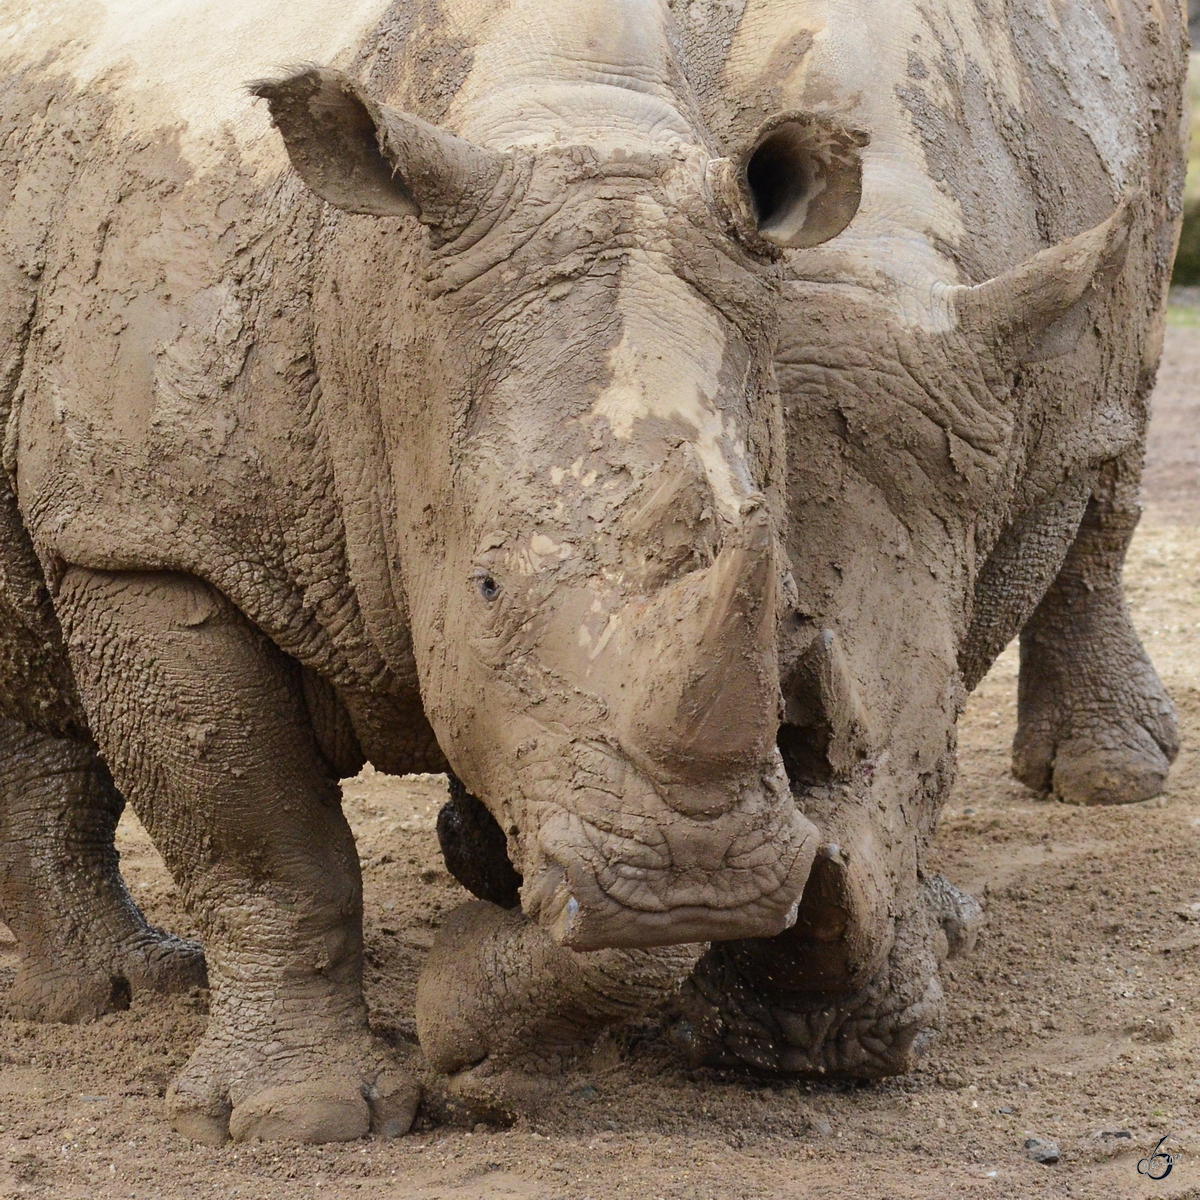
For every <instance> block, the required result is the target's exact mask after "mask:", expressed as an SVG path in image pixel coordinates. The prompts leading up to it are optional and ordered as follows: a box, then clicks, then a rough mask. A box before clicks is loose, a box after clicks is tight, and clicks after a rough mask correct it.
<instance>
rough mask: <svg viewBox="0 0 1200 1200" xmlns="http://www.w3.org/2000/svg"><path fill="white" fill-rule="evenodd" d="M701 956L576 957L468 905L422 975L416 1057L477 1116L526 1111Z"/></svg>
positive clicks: (540, 934) (532, 928)
mask: <svg viewBox="0 0 1200 1200" xmlns="http://www.w3.org/2000/svg"><path fill="white" fill-rule="evenodd" d="M705 948H706V947H705V945H704V944H703V943H701V944H698V945H682V946H664V947H656V948H654V949H649V950H593V951H588V952H584V953H577V952H575V951H572V950H568V949H567V948H566V947H564V946H560V945H558V944H557V943H556V942H555V941H554V939H553V938H552V937H550V935H549V934H548V933H547V932H546V930H545V929H544V928H542V926H540V925H538V924H536V923H535V922H533V921H529V920H527V919H526V918H524V917H523V916H522V915H521V914H520V913H519V912H516V911H513V910H505V909H503V908H500V907H498V906H497V905H495V904H488V903H486V902H484V901H480V900H476V901H472V902H471V903H469V904H464V905H462V906H461V907H460V908H459V909H457V910H456V911H455V912H454V913H452V914H451V915H450V917H449V918H448V919H447V921H446V922H445V924H444V925H443V927H442V930H441V932H440V934H439V936H438V940H437V944H436V945H435V946H434V948H433V951H432V953H431V954H430V956H429V959H428V961H427V962H426V964H425V967H424V969H423V970H422V972H421V980H420V983H419V985H418V988H417V1028H418V1030H419V1032H420V1036H421V1049H422V1050H423V1051H424V1054H425V1057H426V1059H427V1060H428V1061H429V1063H430V1065H431V1066H433V1067H434V1069H435V1070H438V1071H443V1072H445V1073H447V1074H449V1075H451V1076H452V1078H451V1080H450V1085H449V1092H450V1096H451V1098H452V1101H453V1102H454V1103H457V1104H462V1105H464V1106H465V1107H466V1108H467V1110H468V1111H469V1112H471V1113H473V1114H474V1115H477V1116H484V1117H492V1118H506V1117H510V1116H512V1115H513V1114H514V1113H516V1112H518V1111H528V1110H530V1109H533V1108H536V1107H538V1106H539V1105H540V1104H541V1103H544V1101H545V1100H546V1099H547V1098H548V1096H549V1095H551V1094H552V1092H553V1088H554V1080H555V1078H556V1077H561V1075H562V1074H563V1073H564V1071H565V1070H566V1069H567V1068H569V1067H570V1065H571V1064H572V1062H573V1061H574V1060H576V1059H577V1057H578V1055H579V1053H580V1051H581V1050H584V1049H586V1048H587V1047H589V1046H591V1045H592V1043H593V1042H594V1041H595V1039H596V1037H597V1035H598V1034H599V1033H600V1032H601V1031H602V1030H604V1029H605V1028H607V1027H610V1026H613V1025H616V1024H619V1023H620V1022H622V1021H628V1020H630V1019H632V1018H634V1017H639V1016H641V1015H642V1014H644V1013H645V1012H647V1011H648V1010H650V1009H652V1008H654V1007H655V1006H657V1005H659V1004H661V1003H662V1002H663V1001H664V1000H665V999H667V998H668V997H669V996H670V995H671V994H672V993H673V992H675V991H676V990H677V989H678V987H679V985H680V984H681V983H683V981H684V980H685V979H686V978H687V977H688V975H689V974H690V972H691V970H692V968H693V967H694V966H695V965H696V961H697V959H698V958H699V957H700V955H701V954H702V953H703V952H704V950H705Z"/></svg>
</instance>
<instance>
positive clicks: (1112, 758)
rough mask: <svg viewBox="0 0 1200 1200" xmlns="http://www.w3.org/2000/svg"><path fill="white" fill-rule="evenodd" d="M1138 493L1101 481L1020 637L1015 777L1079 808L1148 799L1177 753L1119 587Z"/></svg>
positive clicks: (1160, 691)
mask: <svg viewBox="0 0 1200 1200" xmlns="http://www.w3.org/2000/svg"><path fill="white" fill-rule="evenodd" d="M1133 478H1134V479H1136V475H1135V476H1134V477H1133ZM1128 486H1129V484H1128V480H1126V481H1125V483H1123V484H1122V483H1121V477H1120V475H1119V474H1118V475H1112V476H1109V477H1106V478H1105V479H1102V481H1101V484H1100V486H1099V487H1098V488H1097V491H1096V493H1095V496H1094V498H1093V500H1092V502H1091V503H1090V504H1089V506H1088V509H1087V512H1086V513H1085V514H1084V518H1083V522H1082V524H1081V525H1080V528H1079V533H1078V534H1077V535H1076V538H1075V542H1074V544H1073V545H1072V547H1071V549H1070V551H1069V552H1068V554H1067V559H1066V561H1065V563H1064V564H1063V567H1062V569H1061V571H1060V572H1059V575H1058V578H1057V580H1056V581H1055V583H1054V585H1053V586H1052V587H1051V588H1050V590H1049V591H1048V592H1047V593H1046V595H1045V596H1044V597H1043V598H1042V601H1041V603H1040V604H1039V605H1038V607H1037V609H1036V611H1035V612H1034V614H1033V616H1032V617H1031V618H1030V620H1029V621H1028V622H1027V623H1026V625H1025V628H1024V629H1023V630H1022V632H1021V674H1020V684H1019V688H1018V697H1019V698H1018V708H1017V733H1016V737H1015V738H1014V739H1013V774H1014V775H1015V776H1016V777H1017V778H1018V779H1019V780H1020V781H1021V782H1022V783H1024V784H1025V785H1026V786H1027V787H1030V788H1032V789H1033V790H1034V791H1037V792H1042V793H1051V794H1054V795H1056V796H1058V797H1059V798H1060V799H1062V800H1065V801H1067V802H1068V803H1070V804H1132V803H1135V802H1136V801H1138V800H1149V799H1150V798H1151V797H1152V796H1157V795H1158V794H1159V793H1160V792H1161V791H1162V790H1163V787H1164V786H1165V784H1166V780H1167V771H1168V769H1169V767H1170V765H1171V763H1172V762H1174V760H1175V756H1176V754H1178V753H1179V733H1178V730H1177V728H1176V721H1175V706H1174V704H1172V703H1171V698H1170V696H1168V695H1167V691H1166V689H1165V688H1164V687H1163V685H1162V681H1161V680H1160V679H1159V677H1158V674H1157V672H1156V671H1155V669H1154V664H1153V663H1152V662H1151V661H1150V658H1149V656H1148V655H1147V654H1146V651H1145V649H1144V647H1143V646H1142V643H1141V641H1140V639H1139V638H1138V635H1137V631H1136V630H1135V629H1134V627H1133V623H1132V621H1131V620H1130V616H1129V609H1128V607H1127V606H1126V604H1125V597H1124V590H1123V587H1122V584H1121V564H1122V561H1123V559H1124V557H1125V550H1126V548H1127V547H1128V545H1129V542H1130V539H1131V538H1132V537H1133V531H1134V528H1135V526H1136V525H1137V520H1138V514H1139V511H1140V510H1139V508H1138V505H1137V502H1136V493H1135V494H1134V495H1133V496H1132V497H1131V496H1130V495H1128V494H1127V492H1128ZM1134 486H1135V488H1136V484H1135V485H1134Z"/></svg>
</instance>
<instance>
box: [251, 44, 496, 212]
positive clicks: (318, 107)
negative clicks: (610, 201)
mask: <svg viewBox="0 0 1200 1200" xmlns="http://www.w3.org/2000/svg"><path fill="white" fill-rule="evenodd" d="M249 88H250V92H251V94H252V95H255V96H261V97H262V98H263V99H265V100H266V101H267V104H268V105H269V107H270V110H271V119H272V121H273V122H274V123H275V127H276V129H278V130H279V132H280V133H281V134H282V135H283V140H284V142H285V143H286V144H287V151H288V156H289V157H290V158H291V160H292V166H294V167H295V168H296V171H297V173H298V174H299V175H300V177H301V178H302V179H303V180H304V182H305V183H306V184H308V186H309V187H310V188H311V189H312V190H313V191H314V192H316V194H317V195H318V196H320V197H321V198H322V199H323V200H328V201H329V203H330V204H333V205H335V206H336V207H338V208H343V209H345V210H346V211H347V212H355V213H368V214H370V215H371V216H376V217H399V216H416V217H419V218H420V219H421V220H422V221H424V222H425V223H426V224H428V225H442V224H445V223H446V222H448V221H451V220H456V219H461V218H462V217H463V215H464V213H467V214H469V213H470V212H471V211H472V209H473V208H475V207H477V204H474V205H473V204H472V197H476V198H481V197H483V196H486V195H488V194H489V193H490V192H491V189H492V187H494V185H495V183H496V180H497V178H498V177H499V174H500V172H501V170H502V169H503V165H504V156H503V155H500V154H497V153H495V152H494V151H491V150H486V149H484V148H482V147H480V146H476V145H474V144H473V143H471V142H468V141H465V140H464V139H463V138H460V137H455V136H454V134H452V133H446V132H445V131H444V130H442V129H438V128H437V126H436V125H430V124H429V122H428V121H422V120H421V119H420V117H414V116H411V115H410V114H408V113H405V112H401V111H400V110H398V109H394V108H391V107H389V106H388V105H386V104H379V103H377V102H376V101H374V100H372V99H371V98H370V97H369V96H367V95H365V94H364V93H363V92H362V91H361V89H360V88H359V87H358V85H357V84H355V83H354V82H353V81H352V80H351V79H349V78H347V77H346V76H345V75H343V74H342V73H341V72H340V71H333V70H329V69H327V68H324V67H315V66H310V67H305V68H303V69H302V70H299V71H296V72H294V73H293V74H291V75H288V76H286V77H285V78H283V79H263V80H258V81H256V82H254V83H251V84H250V85H249Z"/></svg>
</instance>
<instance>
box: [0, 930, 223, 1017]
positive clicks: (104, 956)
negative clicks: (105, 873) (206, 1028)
mask: <svg viewBox="0 0 1200 1200" xmlns="http://www.w3.org/2000/svg"><path fill="white" fill-rule="evenodd" d="M207 982H208V976H207V971H206V969H205V963H204V951H203V949H202V948H201V947H200V946H199V945H198V944H197V943H196V942H190V941H187V940H186V939H184V938H179V937H175V936H174V935H173V934H169V933H162V932H161V931H159V930H157V929H154V928H151V927H150V926H144V927H143V928H142V929H141V930H140V931H139V933H138V935H137V936H136V937H135V938H133V939H131V940H129V941H128V942H126V943H125V944H124V945H121V944H113V943H112V942H110V940H109V938H108V936H107V934H105V933H101V934H100V935H98V936H97V938H96V940H94V941H93V940H89V941H88V942H87V943H85V944H75V945H72V946H69V947H54V948H49V949H48V948H47V947H45V946H39V947H37V948H36V950H32V949H31V951H30V952H29V953H28V954H27V955H26V957H25V958H24V959H23V960H22V962H21V966H20V968H19V970H18V972H17V978H16V980H15V981H14V983H13V986H12V989H11V990H10V991H9V994H8V1004H7V1008H8V1012H9V1014H10V1015H11V1016H14V1017H20V1018H23V1019H24V1020H27V1021H62V1022H65V1023H68V1024H75V1023H78V1022H80V1021H91V1020H95V1018H96V1017H100V1016H103V1015H104V1014H105V1013H109V1012H116V1011H119V1010H121V1009H125V1008H128V1007H129V1002H130V999H131V997H132V996H133V994H134V993H135V992H139V991H153V992H164V993H177V992H186V991H188V990H189V989H190V988H193V987H204V986H205V985H206V984H207Z"/></svg>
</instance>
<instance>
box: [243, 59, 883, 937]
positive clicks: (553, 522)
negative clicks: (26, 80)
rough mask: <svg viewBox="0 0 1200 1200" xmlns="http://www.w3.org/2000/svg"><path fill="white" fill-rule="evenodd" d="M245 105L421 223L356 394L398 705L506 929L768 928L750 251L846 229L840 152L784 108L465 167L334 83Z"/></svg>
mask: <svg viewBox="0 0 1200 1200" xmlns="http://www.w3.org/2000/svg"><path fill="white" fill-rule="evenodd" d="M255 90H256V92H257V94H259V95H262V96H265V97H266V98H267V99H268V101H269V102H270V105H271V111H272V116H273V118H274V120H275V123H276V125H277V127H278V128H279V129H280V131H281V132H282V133H283V135H284V138H285V140H286V142H287V144H288V149H289V153H290V156H291V160H292V163H293V165H294V166H295V167H296V169H297V170H298V172H299V173H300V175H301V176H302V177H303V178H304V180H305V181H306V182H307V183H308V184H309V186H310V187H311V188H312V189H313V190H314V191H316V192H317V193H318V194H319V195H320V196H322V197H323V198H325V199H326V200H328V201H330V202H331V203H333V204H334V205H336V206H338V207H340V208H343V209H347V210H350V211H352V212H358V213H366V214H371V215H374V216H378V217H385V218H386V217H396V216H404V215H409V216H416V217H418V218H419V219H420V221H421V222H422V223H423V224H425V225H426V227H427V228H428V230H429V233H428V235H427V236H424V237H421V236H414V233H413V229H412V228H411V227H407V226H406V224H405V225H402V224H400V223H397V222H392V223H390V225H389V236H390V237H391V240H392V248H391V250H390V251H389V262H390V263H394V264H397V265H396V266H394V267H393V268H391V269H393V270H394V271H395V273H396V278H397V285H396V286H397V292H398V293H400V294H402V296H403V302H402V304H401V305H400V307H399V308H397V307H395V306H393V307H391V308H390V309H389V312H390V314H391V316H390V320H391V321H392V322H393V323H392V325H391V327H390V328H389V329H387V330H384V331H383V332H382V333H377V334H376V335H375V336H377V337H378V338H380V339H382V340H387V341H390V342H391V343H392V344H393V346H394V345H396V344H401V345H402V346H403V351H402V354H403V356H404V359H405V361H404V373H405V376H406V382H405V385H404V395H403V398H402V400H397V399H396V398H395V397H389V396H387V395H386V394H384V393H385V392H386V387H384V386H382V385H380V384H379V383H378V381H375V382H373V383H372V384H371V386H375V387H380V390H381V397H380V404H381V405H383V406H385V407H387V406H388V405H391V407H392V408H396V407H397V406H398V407H400V408H403V409H404V412H403V413H402V414H395V413H393V414H392V417H391V418H386V417H385V421H384V424H385V425H386V424H387V423H388V419H391V420H392V421H393V424H396V423H398V424H399V425H402V426H403V428H404V430H405V432H404V433H403V434H402V435H397V439H396V440H397V441H398V442H402V443H403V444H404V445H403V448H402V449H401V451H400V452H399V454H400V455H401V456H402V457H405V461H403V462H400V461H397V456H396V454H394V453H392V452H390V451H389V454H390V456H391V469H392V472H393V477H394V478H393V486H394V487H395V488H396V490H397V492H398V493H403V496H402V498H401V499H400V500H399V501H398V507H399V509H400V510H401V512H402V513H403V514H404V515H403V516H402V517H400V518H399V519H398V523H399V524H400V525H402V526H404V528H403V529H402V530H400V531H398V533H397V537H398V540H399V542H400V545H401V558H402V559H403V563H404V588H405V594H406V597H407V601H408V605H409V610H410V619H411V622H412V627H413V635H414V645H415V648H416V653H417V660H418V666H419V670H420V676H421V686H422V694H423V697H424V701H425V705H426V710H427V712H428V714H429V716H430V719H431V721H432V723H433V725H434V728H435V730H436V731H437V733H438V737H439V740H440V742H441V744H442V747H443V749H444V750H445V752H446V754H447V757H448V758H449V759H450V761H451V763H452V764H453V765H454V769H455V771H456V773H457V774H458V775H459V776H460V778H461V779H462V780H463V781H464V783H465V784H466V786H467V787H468V788H469V789H470V790H471V791H473V792H474V793H475V794H476V795H478V796H479V797H480V798H481V799H482V800H483V801H484V802H485V803H486V804H487V806H488V807H489V809H490V810H491V811H492V813H493V815H494V816H495V817H496V818H497V820H498V821H499V822H500V824H501V826H502V827H503V828H504V830H505V831H506V833H507V834H508V837H509V851H510V855H511V857H512V858H513V860H514V863H515V865H516V866H517V867H518V869H519V870H520V871H521V872H522V874H523V877H524V886H523V888H522V906H523V908H524V910H525V911H526V913H528V914H530V915H531V916H535V917H536V918H538V919H539V920H541V921H542V922H544V923H545V924H546V925H547V926H548V927H549V928H550V929H551V930H552V931H553V932H554V933H555V935H556V936H557V937H558V938H559V939H560V940H561V941H563V942H564V943H565V944H567V945H570V946H572V947H575V948H577V949H590V948H598V947H602V946H639V945H641V946H648V945H656V944H668V943H678V942H689V941H703V940H707V939H711V938H730V937H746V936H766V935H770V934H774V933H777V932H779V931H780V930H781V929H783V928H786V927H787V926H788V925H789V924H790V923H791V921H793V920H794V919H795V911H796V905H797V902H798V899H799V897H800V894H801V891H802V889H803V887H804V884H805V880H806V878H807V876H808V873H809V869H810V866H811V862H812V859H813V855H814V853H815V850H816V841H817V838H816V832H815V828H814V826H813V825H812V824H811V823H810V822H809V821H808V820H807V819H806V818H805V817H804V816H803V815H802V814H801V813H799V812H798V811H797V810H796V807H795V805H794V803H793V800H792V796H791V793H790V790H789V786H788V782H787V778H786V776H785V773H784V770H783V765H782V762H781V759H780V755H779V752H778V750H777V749H776V731H777V729H778V726H779V717H780V704H781V701H780V687H779V672H778V662H777V649H776V642H777V625H778V618H779V610H780V604H781V594H782V591H783V590H784V589H786V587H787V586H788V582H787V579H786V568H785V565H784V563H783V562H782V560H781V554H780V549H779V537H778V531H777V521H778V517H779V514H780V512H781V508H782V504H781V491H782V473H783V468H782V451H781V444H782V439H781V436H780V413H779V408H778V397H777V394H776V390H775V385H774V374H773V369H772V360H771V353H772V339H773V333H774V323H775V316H774V314H775V309H776V307H777V302H778V292H779V286H780V281H779V275H778V264H777V259H778V254H779V249H778V248H779V247H780V246H802V245H810V244H813V243H815V242H817V241H821V240H824V239H826V238H828V237H831V236H833V235H834V234H835V233H837V232H838V231H839V230H840V229H841V228H842V227H844V226H845V224H846V223H847V222H848V221H849V220H850V218H851V217H852V216H853V213H854V211H855V208H856V206H857V203H858V194H859V164H858V158H857V147H858V145H860V144H861V142H862V140H863V139H862V135H857V134H854V133H851V132H848V131H845V130H842V129H840V128H839V127H838V126H836V124H834V123H832V122H830V121H824V120H821V119H819V118H816V117H811V116H802V115H793V116H791V117H786V118H781V119H779V120H777V121H775V122H773V123H772V124H771V125H770V126H768V127H767V128H765V129H764V130H763V131H762V132H761V134H760V136H759V137H758V138H757V139H756V140H755V142H754V143H753V144H752V145H750V146H748V147H747V151H746V154H745V155H744V156H743V158H742V159H740V160H738V161H730V160H728V159H724V158H720V157H717V156H715V155H713V154H712V153H711V152H709V151H708V150H706V148H705V146H704V145H703V144H702V141H701V140H699V139H698V138H693V137H690V136H687V131H686V130H684V131H681V132H680V133H679V134H678V135H675V136H670V137H666V138H663V137H657V138H655V137H649V136H646V135H645V134H644V132H643V133H637V134H635V133H632V132H630V131H629V130H628V129H626V128H624V127H623V126H622V124H621V121H620V119H619V117H620V114H615V115H614V114H611V113H609V114H604V119H603V120H602V121H600V122H599V124H598V125H597V127H596V128H595V129H592V130H589V129H588V128H587V125H588V122H587V120H586V114H585V119H583V120H582V121H581V124H582V126H583V127H584V128H583V130H582V131H581V132H580V133H579V135H578V136H577V137H570V138H562V139H558V140H557V141H554V140H552V141H551V142H549V143H545V142H543V143H542V144H539V145H537V146H515V147H512V146H510V147H507V148H505V149H501V150H497V149H494V148H491V147H489V146H486V145H480V144H475V143H473V142H470V141H466V140H464V139H462V138H459V137H456V136H453V135H451V134H448V133H446V132H444V131H442V130H440V129H438V128H435V127H434V126H431V125H429V124H427V123H425V122H424V121H421V120H419V119H417V118H415V117H413V116H410V115H408V114H405V113H402V112H399V111H396V110H394V109H390V108H388V107H386V106H384V105H381V104H378V103H375V102H374V101H373V100H371V99H370V98H369V97H367V96H366V95H364V94H363V93H362V92H361V91H360V90H359V89H358V88H357V87H356V86H355V85H354V84H352V83H351V82H350V81H348V80H347V79H346V78H345V77H343V76H340V75H338V74H336V73H334V72H329V71H324V70H319V69H316V68H312V69H308V70H305V71H302V72H300V73H298V74H296V75H294V76H292V77H291V78H289V79H286V80H282V81H278V82H274V83H266V84H259V85H256V87H255ZM385 224H386V223H385ZM373 236H375V238H376V240H375V241H374V242H370V243H369V244H370V245H378V244H379V243H378V234H377V233H376V234H375V235H373ZM349 253H353V250H351V251H350V252H349ZM373 253H374V252H373V251H372V254H373ZM362 269H363V270H369V269H370V268H369V266H363V268H362ZM406 306H407V307H406ZM357 311H358V310H356V312H357ZM360 315H361V316H362V319H364V320H366V321H368V322H369V321H370V316H369V314H367V313H362V314H360ZM378 354H379V357H381V358H382V357H384V355H385V352H384V351H383V350H379V351H378ZM396 358H397V354H396V352H395V351H393V352H392V354H391V363H392V366H391V370H392V371H393V372H395V371H396V369H397V368H396V365H395V363H396ZM360 369H361V364H360ZM397 476H401V477H402V478H401V479H399V480H397V478H396V477H397Z"/></svg>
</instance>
